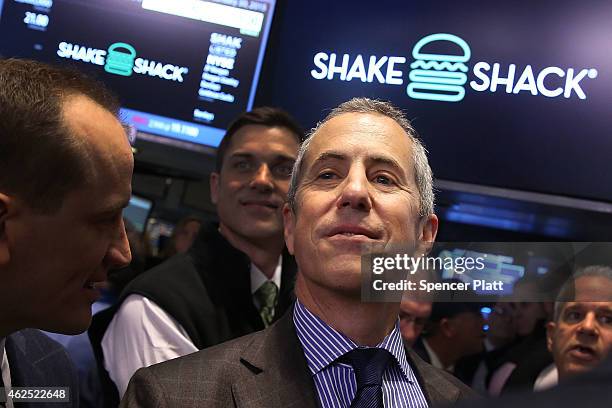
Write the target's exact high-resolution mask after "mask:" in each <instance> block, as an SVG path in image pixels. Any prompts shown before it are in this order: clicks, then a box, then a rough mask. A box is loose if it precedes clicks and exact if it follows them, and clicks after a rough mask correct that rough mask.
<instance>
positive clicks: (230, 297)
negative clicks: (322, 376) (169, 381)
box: [89, 224, 297, 406]
mask: <svg viewBox="0 0 612 408" xmlns="http://www.w3.org/2000/svg"><path fill="white" fill-rule="evenodd" d="M250 270H251V261H250V259H249V258H248V256H246V254H244V253H243V252H241V251H239V250H237V249H236V248H234V247H233V246H231V245H230V243H229V242H228V241H227V240H226V239H225V238H224V237H223V236H222V235H221V234H220V233H219V231H218V226H217V225H215V224H210V225H204V226H203V227H202V229H201V231H200V234H199V235H198V238H197V239H196V241H195V242H194V245H193V247H192V249H191V250H190V251H189V252H188V253H187V254H185V255H176V256H174V257H172V258H170V259H169V260H167V261H166V262H164V263H162V264H161V265H158V266H157V267H155V268H153V269H151V270H149V271H147V272H145V273H143V274H141V275H140V276H138V277H137V278H136V279H134V281H132V282H131V283H130V284H128V286H127V287H126V288H125V289H124V291H123V292H122V293H121V296H120V297H119V301H118V302H117V304H116V305H115V306H113V307H112V308H110V309H107V310H104V311H102V312H100V313H98V314H97V315H96V316H95V317H94V319H93V322H92V325H91V327H90V329H89V335H90V338H91V340H92V346H93V348H94V353H95V354H96V359H97V361H98V368H99V372H100V376H101V380H102V383H103V388H104V394H105V396H106V399H107V401H105V406H117V404H118V401H119V399H118V392H117V389H116V387H115V385H114V383H113V382H112V380H111V379H110V377H109V376H108V373H107V372H106V370H105V369H104V357H103V354H102V347H101V341H102V337H103V336H104V333H105V332H106V328H107V327H108V325H109V324H110V322H111V320H112V319H113V316H114V314H115V313H116V311H117V310H118V308H119V307H120V305H121V303H122V302H123V300H125V298H126V297H128V296H129V295H132V294H138V295H142V296H144V297H146V298H148V299H150V300H152V301H153V302H155V303H156V304H157V305H158V306H160V307H161V308H162V309H163V310H164V311H165V312H166V313H168V314H169V315H171V316H172V317H173V318H174V319H176V321H177V322H178V323H179V324H180V325H181V326H182V327H183V328H184V329H185V331H186V332H187V334H188V335H189V338H190V339H191V341H192V342H193V343H194V345H195V346H196V347H197V348H198V349H203V348H206V347H210V346H213V345H216V344H219V343H222V342H224V341H227V340H231V339H234V338H236V337H240V336H243V335H246V334H249V333H252V332H254V331H257V330H262V329H263V328H264V324H263V321H262V320H261V317H260V315H259V311H258V310H257V308H256V307H255V305H254V304H253V297H252V294H251V275H250V274H251V272H250ZM296 270H297V267H296V265H295V261H294V259H293V257H292V256H291V255H289V253H288V252H287V251H284V253H283V264H282V278H281V287H280V293H279V300H278V304H277V306H276V311H275V315H274V318H275V320H276V319H278V318H279V317H280V316H282V315H283V314H284V313H285V312H286V311H287V310H288V309H289V307H290V306H291V304H292V303H293V301H294V299H295V297H294V294H293V286H294V282H295V274H296ZM111 395H112V397H111ZM109 397H110V398H109Z"/></svg>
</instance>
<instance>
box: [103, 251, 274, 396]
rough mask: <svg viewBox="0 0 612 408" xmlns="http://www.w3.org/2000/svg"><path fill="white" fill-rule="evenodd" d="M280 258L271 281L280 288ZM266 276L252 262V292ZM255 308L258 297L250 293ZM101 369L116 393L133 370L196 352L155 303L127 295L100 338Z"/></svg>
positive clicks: (137, 296) (120, 390)
mask: <svg viewBox="0 0 612 408" xmlns="http://www.w3.org/2000/svg"><path fill="white" fill-rule="evenodd" d="M281 266H282V257H279V260H278V264H277V266H276V269H275V270H274V275H273V276H272V279H270V280H271V281H272V282H274V283H275V284H276V286H277V287H278V288H279V289H280V283H281ZM267 280H268V278H267V277H266V275H264V273H263V272H262V271H261V270H260V269H259V268H258V267H257V266H255V265H254V264H251V294H252V295H253V294H254V293H255V292H256V291H257V289H259V287H260V286H261V285H262V284H264V283H265V282H266V281H267ZM253 302H254V304H255V306H256V307H257V308H259V304H257V300H256V299H255V296H253ZM102 351H103V353H104V368H105V369H106V371H108V374H109V376H110V378H111V379H112V380H113V382H114V383H115V385H116V386H117V389H118V390H119V396H120V397H122V396H123V394H125V391H126V389H127V386H128V383H129V381H130V378H131V377H132V375H134V373H135V372H136V370H138V369H139V368H141V367H148V366H150V365H153V364H157V363H161V362H162V361H167V360H171V359H173V358H177V357H181V356H184V355H186V354H190V353H194V352H196V351H198V348H197V347H196V346H195V345H194V344H193V342H192V341H191V339H190V338H189V336H188V335H187V332H186V331H185V329H184V328H183V327H182V326H181V325H180V324H179V323H178V322H177V321H176V320H175V319H174V318H173V317H172V316H170V315H169V314H168V313H166V311H164V310H163V309H162V308H161V307H160V306H158V305H157V304H156V303H155V302H153V301H151V300H150V299H147V298H146V297H144V296H141V295H136V294H134V295H130V296H128V297H127V298H125V300H124V301H123V303H122V304H121V307H120V308H119V310H118V311H117V313H116V314H115V316H114V317H113V319H112V320H111V322H110V324H109V326H108V328H107V329H106V332H105V333H104V337H102Z"/></svg>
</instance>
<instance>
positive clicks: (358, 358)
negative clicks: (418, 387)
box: [340, 348, 392, 408]
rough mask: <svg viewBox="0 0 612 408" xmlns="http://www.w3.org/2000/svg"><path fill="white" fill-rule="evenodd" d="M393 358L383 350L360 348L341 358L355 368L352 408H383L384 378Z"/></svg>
mask: <svg viewBox="0 0 612 408" xmlns="http://www.w3.org/2000/svg"><path fill="white" fill-rule="evenodd" d="M391 358H392V355H391V353H389V352H388V351H387V350H385V349H381V348H365V349H359V348H358V349H355V350H352V351H349V352H348V353H346V354H345V355H343V356H342V357H341V358H340V361H341V362H343V363H347V364H350V365H351V366H352V367H353V370H354V371H355V378H356V379H357V392H356V393H355V398H353V402H351V408H383V392H382V376H383V373H384V372H385V369H386V368H387V366H388V365H389V362H390V361H391Z"/></svg>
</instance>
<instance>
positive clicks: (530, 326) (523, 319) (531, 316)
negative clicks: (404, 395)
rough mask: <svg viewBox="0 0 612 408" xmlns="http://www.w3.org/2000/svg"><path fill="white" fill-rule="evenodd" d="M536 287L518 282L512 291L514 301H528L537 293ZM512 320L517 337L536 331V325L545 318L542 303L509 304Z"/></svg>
mask: <svg viewBox="0 0 612 408" xmlns="http://www.w3.org/2000/svg"><path fill="white" fill-rule="evenodd" d="M537 290H538V287H537V285H536V284H534V283H530V282H518V283H517V284H516V285H515V286H514V289H513V296H514V297H515V298H516V299H521V298H523V299H528V298H530V297H532V296H533V294H534V293H537ZM510 307H511V308H512V318H513V320H514V324H515V327H516V333H517V334H518V335H519V336H528V335H530V334H531V333H533V331H534V330H535V329H536V326H537V324H538V323H540V322H541V321H542V320H543V319H546V318H547V314H546V309H545V308H544V304H543V303H542V302H511V303H510Z"/></svg>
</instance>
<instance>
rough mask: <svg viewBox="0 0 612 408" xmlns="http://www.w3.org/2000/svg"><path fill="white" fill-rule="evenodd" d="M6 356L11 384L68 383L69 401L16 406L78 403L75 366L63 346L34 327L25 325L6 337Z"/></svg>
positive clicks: (63, 406) (33, 407)
mask: <svg viewBox="0 0 612 408" xmlns="http://www.w3.org/2000/svg"><path fill="white" fill-rule="evenodd" d="M5 350H6V357H7V359H8V362H9V368H10V371H11V384H12V386H13V387H69V388H70V402H69V403H41V402H33V403H16V404H15V407H16V408H43V407H49V408H68V407H78V406H79V387H78V377H77V373H76V369H75V368H74V366H73V365H72V362H71V361H70V357H68V353H67V352H66V350H65V349H64V348H63V347H62V346H61V345H60V344H59V343H57V342H55V341H53V340H51V339H50V338H49V337H47V336H45V335H44V334H42V333H41V332H40V331H38V330H34V329H25V330H20V331H18V332H15V333H13V334H11V335H9V336H8V337H7V338H6V344H5Z"/></svg>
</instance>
